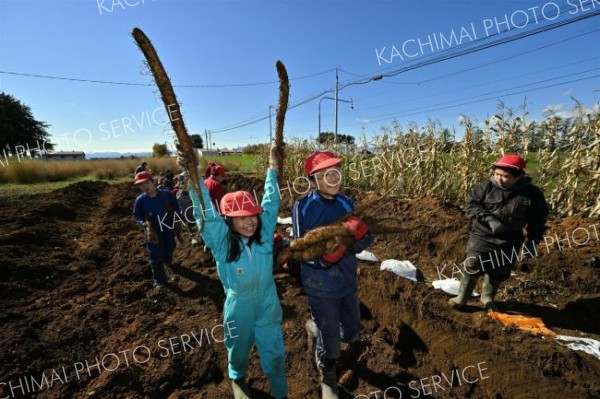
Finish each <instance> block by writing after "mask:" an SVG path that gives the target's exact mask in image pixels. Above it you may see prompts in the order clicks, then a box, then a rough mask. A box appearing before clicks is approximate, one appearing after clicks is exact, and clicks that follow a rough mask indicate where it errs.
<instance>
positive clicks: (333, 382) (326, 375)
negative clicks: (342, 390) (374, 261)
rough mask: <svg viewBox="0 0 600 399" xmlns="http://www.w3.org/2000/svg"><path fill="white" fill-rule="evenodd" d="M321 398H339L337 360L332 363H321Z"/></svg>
mask: <svg viewBox="0 0 600 399" xmlns="http://www.w3.org/2000/svg"><path fill="white" fill-rule="evenodd" d="M319 370H320V373H321V399H338V386H337V372H336V371H335V362H332V364H331V365H327V366H325V365H321V367H320V368H319Z"/></svg>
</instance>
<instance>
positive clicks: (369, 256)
mask: <svg viewBox="0 0 600 399" xmlns="http://www.w3.org/2000/svg"><path fill="white" fill-rule="evenodd" d="M356 257H357V258H358V259H360V260H364V261H367V262H379V258H378V257H377V256H375V254H374V253H372V252H369V251H362V252H360V253H357V254H356Z"/></svg>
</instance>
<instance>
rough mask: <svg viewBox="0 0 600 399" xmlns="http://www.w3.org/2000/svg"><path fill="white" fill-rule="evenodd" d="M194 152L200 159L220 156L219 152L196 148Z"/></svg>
mask: <svg viewBox="0 0 600 399" xmlns="http://www.w3.org/2000/svg"><path fill="white" fill-rule="evenodd" d="M196 151H198V154H199V155H200V156H201V157H218V156H219V155H220V154H219V152H218V151H216V150H205V149H199V148H197V149H196Z"/></svg>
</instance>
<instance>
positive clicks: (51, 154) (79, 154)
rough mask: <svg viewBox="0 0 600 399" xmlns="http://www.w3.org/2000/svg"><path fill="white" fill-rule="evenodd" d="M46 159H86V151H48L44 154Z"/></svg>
mask: <svg viewBox="0 0 600 399" xmlns="http://www.w3.org/2000/svg"><path fill="white" fill-rule="evenodd" d="M43 158H44V159H47V160H56V161H67V160H79V161H84V160H85V152H83V151H46V153H45V154H44V155H43Z"/></svg>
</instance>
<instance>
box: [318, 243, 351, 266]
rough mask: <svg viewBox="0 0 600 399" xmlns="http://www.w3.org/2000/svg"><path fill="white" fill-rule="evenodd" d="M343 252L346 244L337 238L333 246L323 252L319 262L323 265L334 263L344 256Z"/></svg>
mask: <svg viewBox="0 0 600 399" xmlns="http://www.w3.org/2000/svg"><path fill="white" fill-rule="evenodd" d="M345 253H346V246H345V245H344V244H342V243H341V242H339V240H338V242H337V243H336V244H335V245H334V246H333V248H331V249H330V250H328V251H327V252H325V253H324V254H323V256H322V257H321V263H323V264H324V265H325V266H331V265H334V264H336V263H338V262H339V261H340V260H341V259H342V258H343V257H344V254H345Z"/></svg>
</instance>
